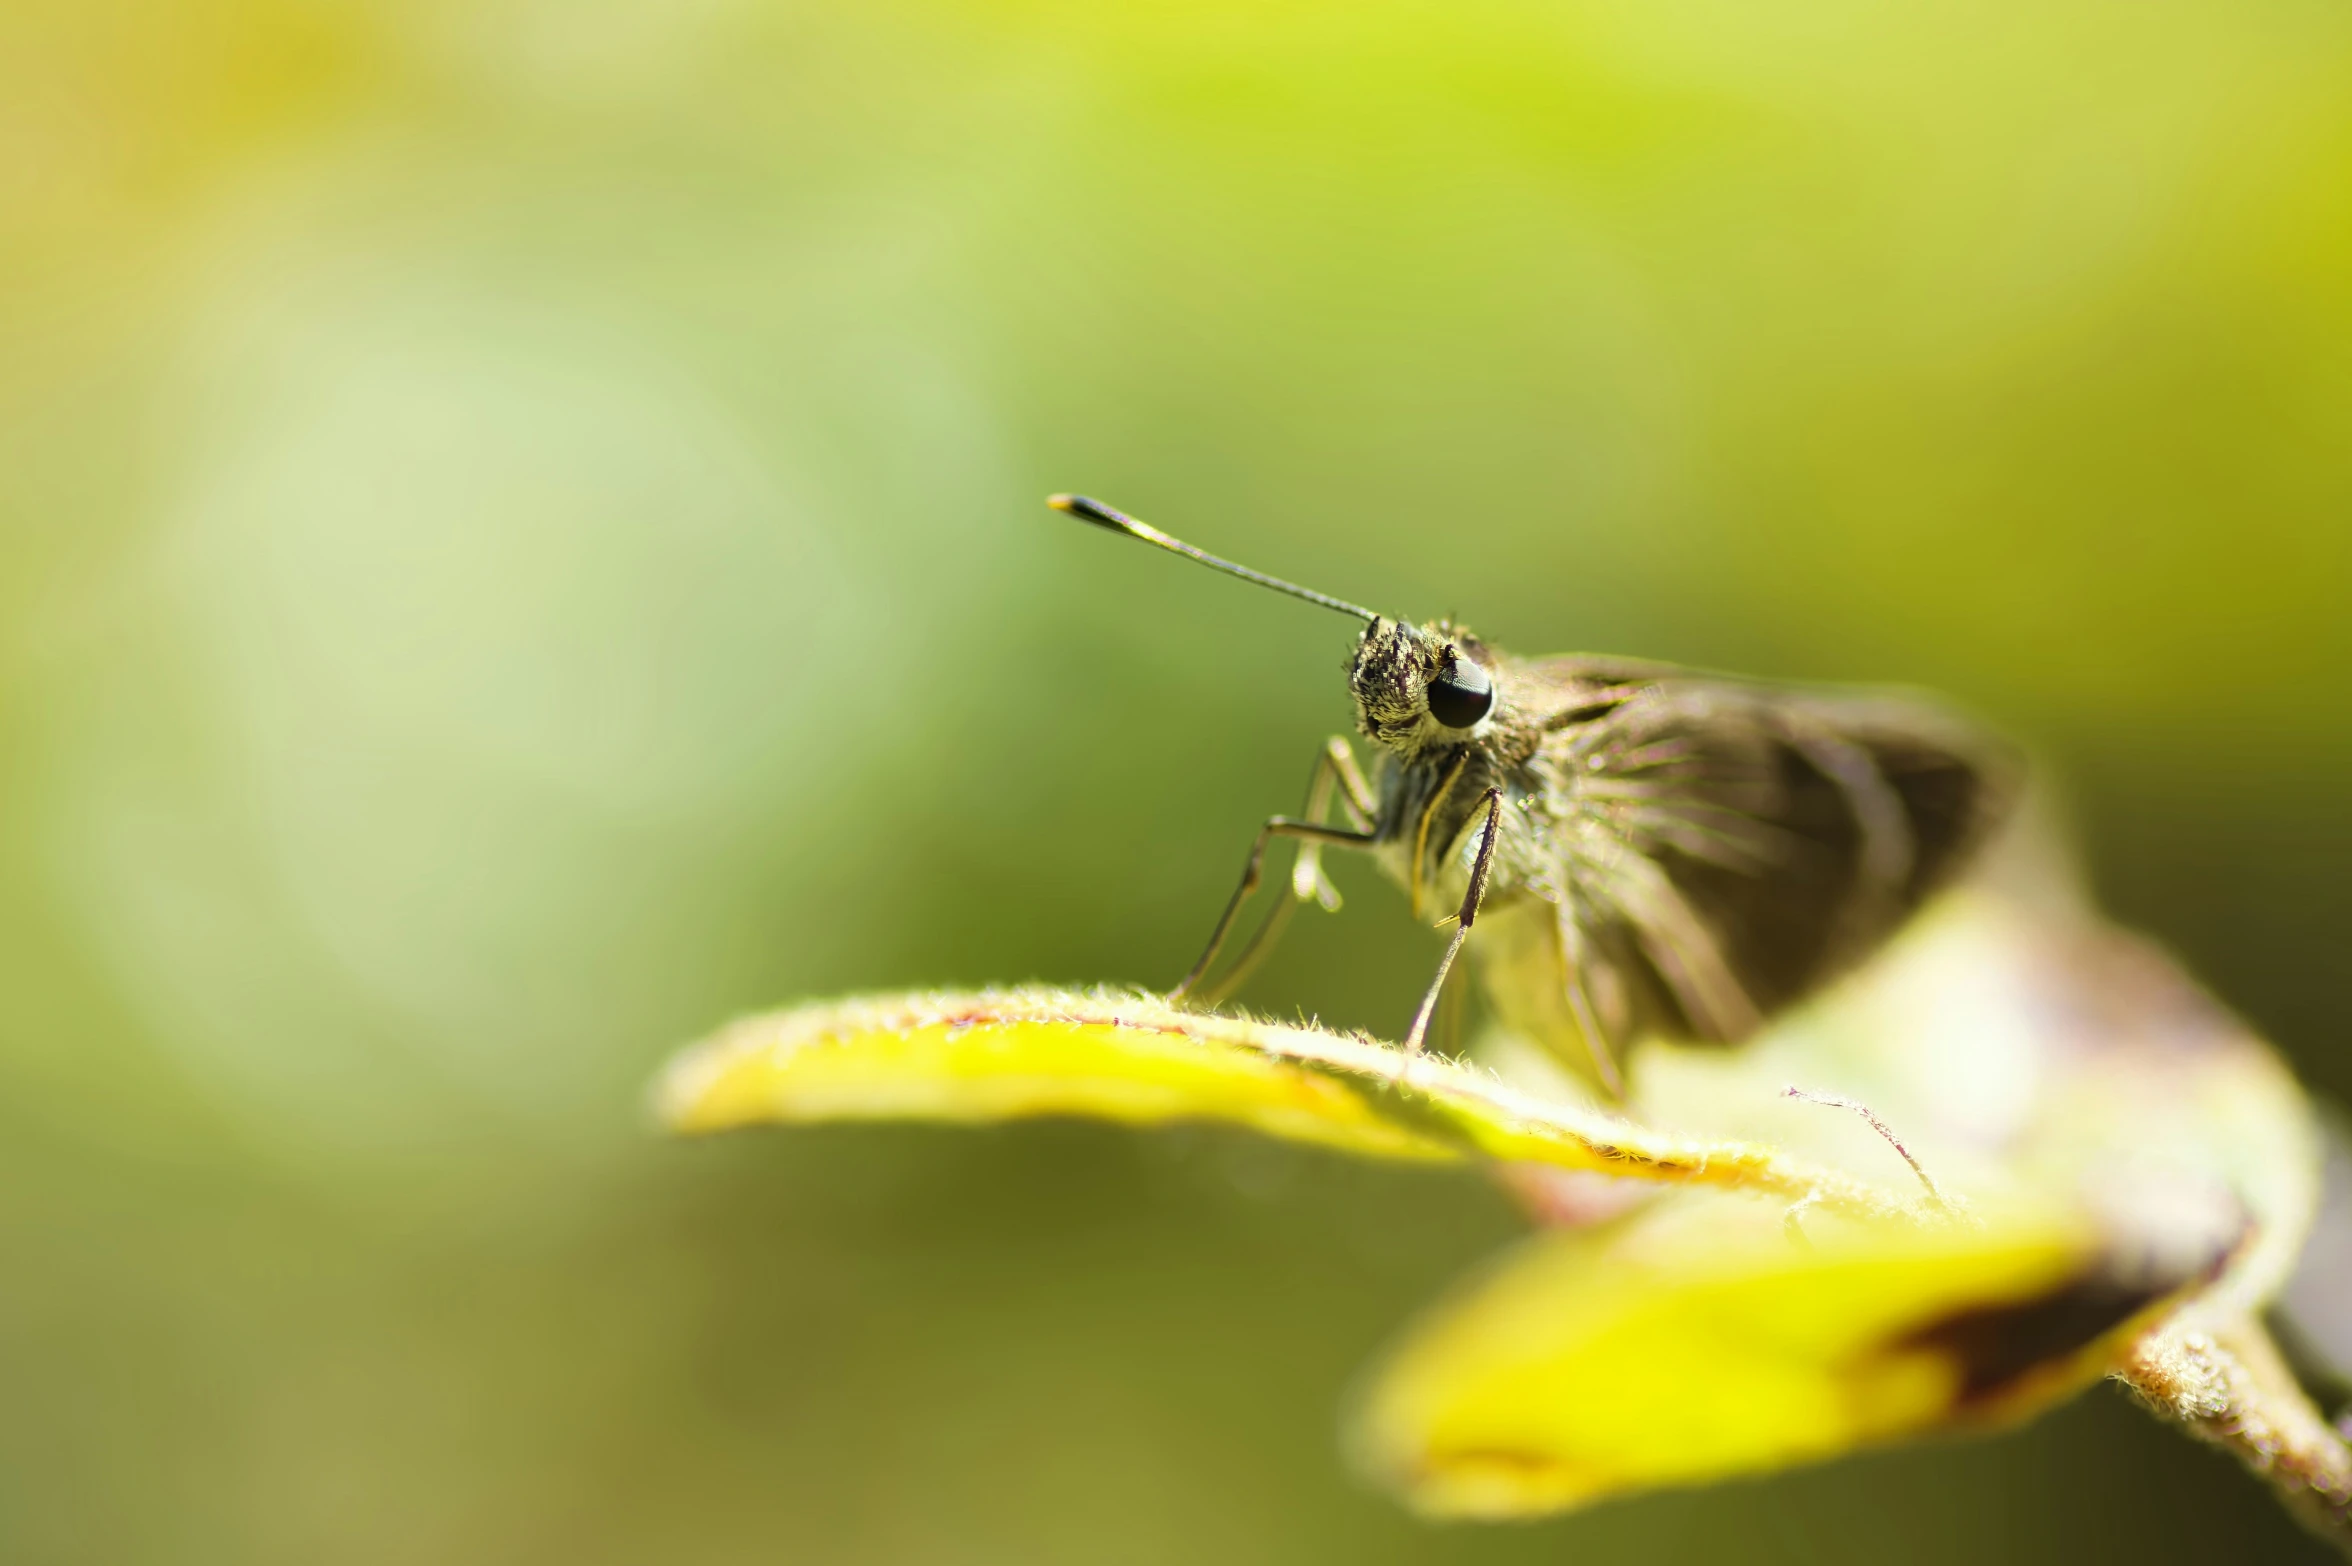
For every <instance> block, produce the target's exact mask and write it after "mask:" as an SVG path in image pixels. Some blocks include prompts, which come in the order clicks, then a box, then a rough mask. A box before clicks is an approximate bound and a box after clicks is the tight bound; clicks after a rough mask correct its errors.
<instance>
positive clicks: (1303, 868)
mask: <svg viewBox="0 0 2352 1566" xmlns="http://www.w3.org/2000/svg"><path fill="white" fill-rule="evenodd" d="M1334 784H1336V785H1338V787H1339V788H1340V789H1341V790H1342V793H1341V795H1340V807H1341V809H1342V810H1343V811H1344V812H1345V813H1346V815H1347V818H1348V820H1349V821H1350V822H1351V823H1352V824H1353V826H1354V827H1355V829H1356V831H1355V834H1353V835H1351V836H1350V837H1349V838H1348V840H1347V842H1346V843H1344V844H1343V845H1342V846H1345V847H1360V846H1363V844H1364V843H1365V842H1366V841H1368V838H1367V837H1366V836H1365V835H1364V834H1369V833H1370V831H1371V829H1372V814H1373V811H1374V810H1376V809H1377V808H1378V803H1379V802H1378V801H1377V800H1376V799H1375V798H1374V797H1373V794H1372V790H1371V788H1370V786H1369V785H1368V784H1366V783H1365V781H1364V774H1363V773H1362V772H1361V771H1359V770H1358V769H1357V767H1356V756H1355V752H1354V751H1352V750H1350V749H1348V743H1347V741H1346V740H1344V739H1341V738H1340V737H1338V736H1337V735H1333V736H1332V737H1331V738H1330V739H1328V740H1326V741H1324V744H1323V750H1322V753H1321V754H1320V755H1318V756H1317V757H1316V758H1315V770H1314V772H1313V773H1312V774H1311V775H1310V776H1309V777H1308V779H1307V808H1306V809H1305V810H1304V811H1303V812H1301V813H1300V814H1299V815H1298V816H1297V817H1295V818H1289V817H1277V818H1276V819H1277V820H1292V819H1295V820H1296V821H1299V822H1304V823H1306V824H1307V825H1309V826H1320V825H1321V824H1322V822H1323V818H1324V816H1325V815H1326V814H1327V813H1328V812H1329V811H1330V809H1331V791H1332V787H1333V785H1334ZM1268 827H1269V830H1271V829H1272V823H1268ZM1293 835H1296V834H1293ZM1325 841H1326V839H1323V838H1320V837H1304V836H1302V837H1300V840H1299V852H1298V860H1297V863H1296V864H1295V865H1294V866H1293V867H1292V870H1291V877H1290V888H1291V895H1290V896H1289V897H1286V898H1283V899H1282V900H1281V901H1279V902H1277V903H1276V904H1275V905H1274V906H1273V907H1272V908H1270V909H1268V910H1267V912H1266V917H1265V918H1264V919H1262V920H1260V921H1259V923H1258V927H1257V929H1256V930H1254V931H1252V932H1251V934H1250V938H1249V941H1248V942H1247V943H1246V944H1245V945H1244V946H1243V947H1242V949H1241V955H1240V956H1239V957H1237V958H1235V959H1234V960H1233V964H1232V966H1231V967H1229V968H1227V969H1226V970H1225V972H1224V974H1223V975H1222V976H1221V977H1220V978H1219V979H1218V980H1217V982H1216V983H1215V984H1213V985H1209V986H1207V987H1206V988H1202V987H1201V982H1200V981H1201V979H1202V978H1203V976H1205V975H1206V974H1207V973H1208V970H1209V963H1210V962H1211V961H1212V960H1213V959H1214V958H1215V957H1216V954H1217V949H1218V948H1219V947H1220V946H1222V945H1223V944H1224V942H1225V938H1226V937H1227V936H1228V935H1229V934H1231V933H1232V924H1233V920H1234V917H1235V916H1236V915H1237V914H1238V913H1239V912H1240V909H1241V904H1242V901H1243V900H1244V899H1246V898H1247V897H1248V896H1249V894H1250V893H1251V892H1252V891H1254V890H1255V889H1256V888H1257V884H1258V882H1257V874H1258V863H1259V860H1260V858H1262V857H1263V855H1264V853H1265V848H1266V844H1265V838H1264V836H1263V835H1261V836H1260V838H1259V840H1258V844H1257V847H1256V848H1255V849H1254V850H1253V851H1252V853H1251V857H1250V864H1249V868H1248V869H1247V870H1245V871H1244V872H1243V874H1242V885H1241V890H1240V891H1238V892H1236V893H1235V894H1234V897H1233V902H1232V904H1231V905H1230V906H1229V907H1228V908H1227V909H1226V910H1225V917H1224V919H1222V920H1221V921H1219V923H1218V926H1217V930H1216V933H1215V934H1213V935H1212V936H1210V937H1209V949H1208V950H1207V951H1206V952H1204V953H1202V955H1201V960H1200V961H1199V962H1197V963H1195V964H1193V969H1192V972H1190V973H1188V974H1186V975H1185V976H1184V982H1183V983H1181V984H1179V985H1177V986H1176V989H1175V991H1174V992H1173V993H1174V994H1176V995H1177V996H1184V995H1189V994H1194V993H1196V992H1197V994H1198V998H1199V999H1200V1000H1201V1001H1202V1002H1204V1003H1205V1004H1208V1005H1212V1006H1213V1005H1215V1004H1216V1003H1217V1002H1218V1001H1221V1000H1223V999H1224V998H1225V997H1226V996H1228V995H1230V994H1232V993H1233V991H1234V990H1235V989H1237V988H1239V987H1240V985H1241V982H1242V980H1244V979H1246V978H1248V977H1249V975H1250V971H1251V970H1252V969H1254V968H1255V967H1257V965H1258V962H1259V959H1261V958H1263V957H1264V956H1265V955H1266V953H1267V952H1269V951H1271V950H1272V949H1273V946H1274V941H1275V939H1276V937H1278V936H1280V935H1281V933H1282V929H1283V926H1284V925H1286V924H1288V923H1289V922H1290V916H1291V913H1292V911H1293V910H1294V909H1296V908H1297V906H1298V905H1299V904H1300V903H1303V902H1306V901H1307V900H1309V899H1310V898H1312V899H1314V900H1315V901H1318V902H1320V903H1321V904H1322V905H1323V906H1324V907H1325V908H1326V909H1330V910H1334V911H1336V910H1337V909H1338V907H1339V891H1338V889H1337V888H1335V887H1334V886H1332V884H1331V882H1330V880H1329V879H1328V878H1326V877H1325V876H1324V874H1323V861H1322V851H1323V845H1324V842H1325Z"/></svg>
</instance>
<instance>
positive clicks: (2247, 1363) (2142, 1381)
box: [2115, 1319, 2352, 1559]
mask: <svg viewBox="0 0 2352 1566" xmlns="http://www.w3.org/2000/svg"><path fill="white" fill-rule="evenodd" d="M2115 1376H2116V1379H2117V1380H2119V1381H2121V1382H2123V1383H2124V1385H2126V1386H2128V1387H2129V1388H2131V1390H2132V1391H2133V1392H2134V1393H2135V1394H2136V1395H2137V1396H2138V1398H2139V1400H2140V1401H2141V1402H2142V1403H2143V1404H2145V1405H2146V1406H2147V1407H2148V1408H2149V1410H2150V1411H2152V1412H2153V1413H2155V1414H2157V1415H2158V1416H2160V1417H2162V1418H2165V1419H2170V1420H2173V1421H2176V1422H2177V1423H2179V1424H2181V1425H2182V1426H2184V1427H2186V1429H2187V1430H2188V1432H2189V1434H2191V1435H2193V1436H2195V1437H2196V1438H2197V1439H2199V1440H2201V1441H2206V1442H2209V1443H2211V1444H2212V1445H2214V1446H2218V1447H2220V1448H2221V1449H2223V1450H2224V1451H2226V1452H2229V1453H2232V1454H2233V1455H2235V1456H2236V1457H2237V1459H2238V1461H2240V1462H2241V1463H2244V1464H2245V1465H2246V1467H2247V1469H2248V1470H2249V1471H2251V1472H2252V1473H2253V1474H2254V1475H2255V1477H2257V1478H2259V1479H2261V1480H2262V1481H2263V1482H2265V1483H2266V1484H2268V1485H2269V1486H2270V1487H2271V1488H2272V1489H2273V1490H2275V1491H2276V1492H2278V1496H2279V1499H2280V1500H2281V1501H2283V1502H2284V1503H2285V1504H2286V1507H2287V1510H2288V1511H2290V1512H2292V1513H2294V1514H2295V1517H2296V1520H2297V1521H2299V1522H2301V1523H2302V1524H2303V1526H2304V1527H2306V1528H2308V1529H2310V1530H2311V1531H2312V1532H2313V1533H2314V1534H2317V1535H2318V1536H2319V1537H2320V1538H2322V1539H2325V1540H2326V1541H2327V1542H2328V1543H2330V1544H2332V1545H2334V1546H2335V1547H2336V1550H2337V1552H2338V1553H2339V1554H2342V1555H2344V1556H2345V1557H2346V1558H2347V1559H2352V1447H2347V1446H2346V1445H2345V1443H2344V1438H2343V1437H2342V1436H2340V1435H2338V1434H2337V1433H2336V1431H2335V1430H2334V1429H2333V1428H2332V1427H2331V1426H2330V1425H2329V1424H2328V1422H2327V1420H2326V1419H2325V1418H2323V1417H2322V1416H2321V1414H2320V1412H2319V1410H2318V1409H2317V1408H2315V1407H2313V1406H2312V1403H2311V1400H2310V1399H2309V1398H2308V1397H2305V1396H2304V1395H2303V1389H2302V1388H2301V1387H2299V1386H2297V1385H2296V1383H2295V1378H2294V1376H2293V1374H2292V1373H2291V1372H2290V1371H2289V1370H2288V1369H2287V1366H2286V1362H2285V1361H2284V1360H2283V1359H2281V1358H2280V1356H2279V1352H2278V1349H2277V1347H2276V1345H2274V1344H2273V1343H2272V1342H2271V1341H2270V1337H2269V1335H2268V1334H2267V1333H2265V1332H2264V1331H2263V1329H2262V1328H2261V1326H2260V1325H2258V1324H2257V1323H2255V1322H2252V1321H2248V1320H2243V1319H2240V1320H2234V1321H2230V1322H2227V1323H2215V1324H2209V1325H2208V1327H2207V1328H2205V1329H2202V1330H2201V1329H2199V1328H2196V1327H2191V1326H2186V1325H2181V1324H2174V1325H2170V1326H2166V1327H2163V1328H2160V1329H2158V1330H2157V1331H2155V1332H2152V1333H2150V1334H2149V1335H2148V1336H2147V1337H2145V1338H2143V1339H2141V1340H2140V1342H2139V1343H2138V1344H2137V1345H2136V1346H2135V1347H2134V1348H2133V1349H2132V1351H2131V1353H2130V1355H2129V1356H2128V1357H2127V1358H2126V1359H2125V1361H2124V1363H2123V1364H2122V1365H2121V1366H2120V1367H2119V1368H2118V1369H2117V1370H2116V1372H2115Z"/></svg>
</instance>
